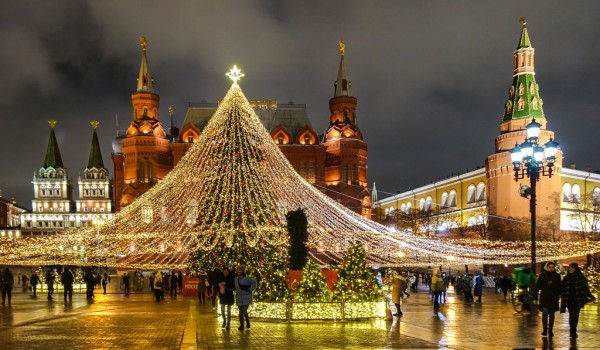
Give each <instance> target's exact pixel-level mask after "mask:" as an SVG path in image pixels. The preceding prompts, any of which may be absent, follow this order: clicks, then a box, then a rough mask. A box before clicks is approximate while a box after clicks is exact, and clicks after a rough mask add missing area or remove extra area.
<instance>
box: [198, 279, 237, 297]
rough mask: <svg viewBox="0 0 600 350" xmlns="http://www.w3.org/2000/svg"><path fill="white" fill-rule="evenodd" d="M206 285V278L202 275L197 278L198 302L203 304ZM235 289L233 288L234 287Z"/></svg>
mask: <svg viewBox="0 0 600 350" xmlns="http://www.w3.org/2000/svg"><path fill="white" fill-rule="evenodd" d="M207 284H208V276H206V275H205V274H202V275H200V276H199V277H198V302H199V303H200V304H204V303H205V302H206V285H207ZM234 288H235V286H234Z"/></svg>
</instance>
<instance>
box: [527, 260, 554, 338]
mask: <svg viewBox="0 0 600 350" xmlns="http://www.w3.org/2000/svg"><path fill="white" fill-rule="evenodd" d="M560 292H561V280H560V275H559V274H558V273H557V272H556V264H555V263H554V262H552V261H549V262H547V263H546V266H545V267H544V271H542V273H541V274H540V277H539V278H538V280H537V283H536V284H535V288H534V289H533V300H538V299H539V304H538V306H539V309H540V310H541V311H542V326H543V332H542V336H543V337H545V336H547V335H549V336H551V337H553V336H554V333H552V328H553V327H554V313H556V311H558V310H559V307H558V300H559V299H560ZM538 294H539V297H538Z"/></svg>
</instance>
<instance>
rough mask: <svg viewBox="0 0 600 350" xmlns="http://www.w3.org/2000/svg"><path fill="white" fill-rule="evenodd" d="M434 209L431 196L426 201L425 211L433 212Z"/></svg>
mask: <svg viewBox="0 0 600 350" xmlns="http://www.w3.org/2000/svg"><path fill="white" fill-rule="evenodd" d="M432 207H433V199H432V198H431V196H428V197H427V199H426V200H425V211H431V208H432Z"/></svg>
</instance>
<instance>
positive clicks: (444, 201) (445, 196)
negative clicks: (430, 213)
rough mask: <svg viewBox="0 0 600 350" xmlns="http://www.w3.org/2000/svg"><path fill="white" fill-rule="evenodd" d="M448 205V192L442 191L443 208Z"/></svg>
mask: <svg viewBox="0 0 600 350" xmlns="http://www.w3.org/2000/svg"><path fill="white" fill-rule="evenodd" d="M447 207H448V192H444V193H442V208H447Z"/></svg>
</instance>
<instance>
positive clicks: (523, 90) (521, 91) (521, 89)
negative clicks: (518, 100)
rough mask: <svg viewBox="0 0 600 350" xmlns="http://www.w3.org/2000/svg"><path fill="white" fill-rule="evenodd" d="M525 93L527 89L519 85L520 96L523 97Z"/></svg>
mask: <svg viewBox="0 0 600 350" xmlns="http://www.w3.org/2000/svg"><path fill="white" fill-rule="evenodd" d="M524 92H525V88H524V87H523V84H519V95H523V93H524Z"/></svg>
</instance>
